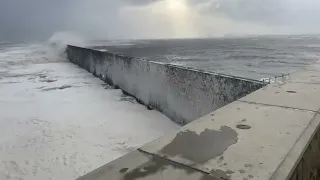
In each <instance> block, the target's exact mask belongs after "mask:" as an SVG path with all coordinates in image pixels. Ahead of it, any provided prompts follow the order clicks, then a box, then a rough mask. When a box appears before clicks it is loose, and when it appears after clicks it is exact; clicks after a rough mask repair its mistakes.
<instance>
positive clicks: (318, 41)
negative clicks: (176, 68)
mask: <svg viewBox="0 0 320 180" xmlns="http://www.w3.org/2000/svg"><path fill="white" fill-rule="evenodd" d="M93 44H96V46H95V48H98V49H104V50H108V51H110V52H114V53H117V54H123V55H127V56H132V57H140V58H144V59H148V60H152V61H160V62H168V63H172V64H176V65H182V66H188V67H193V68H198V69H203V70H206V71H213V72H217V73H223V74H229V75H235V76H241V77H246V78H252V79H261V78H269V77H274V76H278V75H281V74H287V73H291V72H294V71H296V70H297V69H299V68H301V67H303V66H306V65H310V64H313V63H315V62H317V61H318V60H319V57H320V36H260V37H242V38H217V39H179V40H135V41H123V42H113V43H110V42H108V41H96V42H94V43H93ZM107 44H109V45H107Z"/></svg>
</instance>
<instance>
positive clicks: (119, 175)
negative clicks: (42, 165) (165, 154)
mask: <svg viewBox="0 0 320 180" xmlns="http://www.w3.org/2000/svg"><path fill="white" fill-rule="evenodd" d="M93 179H94V180H106V179H108V180H163V179H168V180H221V179H220V178H217V177H214V176H211V175H208V174H206V173H202V172H199V171H197V170H194V169H192V168H189V167H185V166H182V165H179V164H175V163H172V162H170V161H168V160H165V159H163V158H159V157H156V156H152V155H148V154H146V153H143V152H139V151H133V152H132V153H130V154H127V155H125V156H123V157H121V158H119V159H117V160H116V161H114V162H111V163H110V164H107V165H105V166H102V167H100V168H99V169H97V170H95V171H93V172H91V173H89V174H87V175H85V176H83V177H80V178H78V179H77V180H93Z"/></svg>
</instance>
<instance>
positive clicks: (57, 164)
mask: <svg viewBox="0 0 320 180" xmlns="http://www.w3.org/2000/svg"><path fill="white" fill-rule="evenodd" d="M71 39H73V40H70V39H68V38H67V37H66V36H64V37H62V38H61V37H60V38H57V37H55V38H51V39H50V40H48V41H46V42H40V43H22V44H21V43H19V44H18V43H10V42H0V127H1V130H0V179H1V180H11V179H23V180H43V179H51V180H60V179H75V178H77V177H79V176H81V175H84V174H86V173H88V172H90V171H92V170H93V169H96V168H98V167H99V166H102V165H104V164H106V163H108V162H110V161H112V160H114V159H116V158H118V157H120V156H122V155H124V154H126V153H128V152H130V151H132V150H134V149H136V148H138V147H140V146H142V145H143V144H145V143H147V142H150V141H152V140H154V139H156V138H158V137H160V136H162V135H164V134H167V133H169V132H172V131H175V130H178V129H179V128H180V126H179V125H177V124H175V123H173V122H172V121H170V120H169V119H168V118H167V117H165V116H164V115H162V114H161V113H159V112H157V111H150V110H148V109H147V108H146V107H144V106H142V105H140V104H139V103H137V102H136V101H135V99H133V98H132V97H129V96H126V95H124V94H123V93H122V91H121V90H118V89H114V88H112V87H111V86H109V85H108V84H105V83H103V82H102V81H101V80H100V79H97V78H95V77H93V76H92V75H91V74H90V73H88V72H87V71H85V70H83V69H81V68H79V67H78V66H76V65H74V64H71V63H70V62H68V60H67V58H66V55H65V53H64V50H65V47H66V46H65V44H75V45H81V46H87V47H93V48H95V49H100V50H104V51H110V52H114V53H118V54H123V55H127V56H133V57H139V58H143V59H147V60H150V61H158V62H165V63H171V64H175V65H180V66H188V67H192V68H198V69H203V70H206V71H212V72H217V73H222V74H228V75H234V76H240V77H245V78H251V79H257V80H261V79H265V78H270V77H274V76H279V75H282V74H287V73H291V72H294V71H296V70H298V69H299V68H302V67H305V66H308V65H312V64H313V63H317V62H318V61H319V57H320V36H316V35H313V36H257V37H255V36H250V37H225V38H214V39H209V38H208V39H171V40H164V39H162V40H116V41H115V40H112V41H111V40H90V41H88V40H82V39H77V40H76V41H75V40H74V38H71ZM58 40H59V41H58Z"/></svg>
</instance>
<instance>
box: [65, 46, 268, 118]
mask: <svg viewBox="0 0 320 180" xmlns="http://www.w3.org/2000/svg"><path fill="white" fill-rule="evenodd" d="M67 54H68V58H69V60H70V61H71V62H73V63H75V64H77V65H79V66H80V67H82V68H84V69H86V70H87V71H89V72H91V73H93V74H94V75H95V76H97V77H100V78H101V79H102V80H104V81H105V82H107V83H109V84H111V85H114V86H118V87H119V88H121V89H122V90H123V91H124V92H126V93H128V94H130V95H132V96H134V97H136V98H137V99H138V100H139V101H140V102H141V103H143V104H145V105H148V106H149V107H150V106H151V107H153V108H155V109H157V110H159V111H160V112H162V113H163V114H165V115H166V116H168V117H169V118H170V119H172V120H173V121H175V122H177V123H180V124H187V123H189V122H191V121H193V120H195V119H197V118H199V117H201V116H204V115H206V114H208V113H210V112H212V111H213V110H216V109H218V108H220V107H222V106H224V105H226V104H229V103H231V102H233V101H235V100H237V99H239V98H241V97H243V96H245V95H247V94H249V93H251V92H253V91H255V90H257V89H259V88H261V87H263V86H264V84H263V83H262V82H260V81H255V80H249V79H242V78H238V77H233V76H227V75H222V74H215V73H209V72H203V71H199V70H195V69H188V68H184V67H180V66H174V65H168V64H162V63H157V62H151V61H147V60H142V59H138V58H132V57H124V56H121V55H116V54H111V53H108V52H102V51H98V50H93V49H88V48H82V47H75V46H68V47H67Z"/></svg>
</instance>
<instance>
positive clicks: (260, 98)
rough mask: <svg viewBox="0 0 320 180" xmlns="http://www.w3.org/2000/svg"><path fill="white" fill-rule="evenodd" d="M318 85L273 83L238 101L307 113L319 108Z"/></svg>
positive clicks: (319, 94) (319, 95)
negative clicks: (305, 111) (299, 110)
mask: <svg viewBox="0 0 320 180" xmlns="http://www.w3.org/2000/svg"><path fill="white" fill-rule="evenodd" d="M319 92H320V84H303V83H290V82H285V83H273V84H269V85H268V86H266V87H264V88H262V89H260V90H258V91H255V92H253V93H251V94H249V95H247V96H245V97H243V98H241V99H239V100H238V101H244V102H249V103H256V104H264V105H270V106H281V107H284V108H294V109H301V110H308V111H318V109H319V108H320V93H319Z"/></svg>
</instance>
